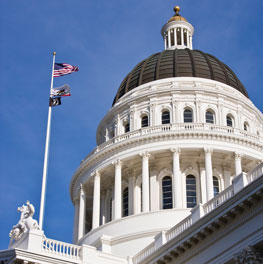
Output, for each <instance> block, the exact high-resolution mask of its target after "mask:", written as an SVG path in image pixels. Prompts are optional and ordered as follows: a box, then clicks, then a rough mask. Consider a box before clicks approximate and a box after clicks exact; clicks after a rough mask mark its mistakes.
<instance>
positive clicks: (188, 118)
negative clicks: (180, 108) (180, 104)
mask: <svg viewBox="0 0 263 264" xmlns="http://www.w3.org/2000/svg"><path fill="white" fill-rule="evenodd" d="M184 122H185V123H192V122H193V111H192V110H191V109H185V110H184Z"/></svg>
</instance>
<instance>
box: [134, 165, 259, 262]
mask: <svg viewBox="0 0 263 264" xmlns="http://www.w3.org/2000/svg"><path fill="white" fill-rule="evenodd" d="M260 176H263V162H261V163H260V164H259V165H258V166H257V167H255V168H254V169H253V170H251V171H250V172H249V173H248V174H247V175H246V174H245V173H241V174H240V175H238V176H236V177H235V178H234V180H233V184H232V185H230V186H229V187H228V188H226V189H225V190H224V191H222V192H220V193H219V194H218V195H216V196H215V197H214V198H212V199H211V200H209V201H208V202H207V203H205V204H203V205H202V204H199V205H198V206H196V207H195V208H193V209H192V210H191V214H190V215H189V216H187V217H186V218H185V219H183V220H182V221H181V222H179V223H178V224H177V225H175V226H174V227H172V228H171V229H170V230H168V231H166V232H162V233H160V235H159V236H158V235H157V236H156V237H155V241H154V242H152V243H151V244H150V245H148V246H147V247H146V248H144V249H143V250H141V251H140V252H138V253H137V254H136V255H135V256H134V257H133V258H132V261H133V262H132V263H133V264H139V263H141V262H142V261H143V260H144V259H145V258H147V257H148V256H149V255H151V254H152V253H154V252H155V251H156V250H157V249H158V248H159V247H160V246H162V245H164V244H165V243H166V242H167V241H169V240H171V239H173V238H175V237H177V236H178V235H179V234H180V233H182V232H183V231H185V230H186V229H188V228H189V227H190V226H192V225H193V223H195V222H196V221H198V220H199V219H200V218H201V217H203V216H204V215H206V214H208V213H210V212H211V211H213V210H214V209H215V208H217V207H218V206H219V205H221V204H223V203H224V202H225V201H227V200H229V199H230V198H231V197H232V196H233V195H234V194H236V193H237V192H238V191H240V190H241V189H242V188H244V187H245V186H246V185H247V184H249V183H251V182H253V181H254V180H256V179H257V178H259V177H260ZM245 179H246V180H245ZM160 238H162V239H160Z"/></svg>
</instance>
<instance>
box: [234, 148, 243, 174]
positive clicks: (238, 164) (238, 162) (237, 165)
mask: <svg viewBox="0 0 263 264" xmlns="http://www.w3.org/2000/svg"><path fill="white" fill-rule="evenodd" d="M241 157H242V154H240V153H238V152H235V173H236V175H235V176H237V175H239V174H240V173H242V165H241Z"/></svg>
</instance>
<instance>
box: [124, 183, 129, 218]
mask: <svg viewBox="0 0 263 264" xmlns="http://www.w3.org/2000/svg"><path fill="white" fill-rule="evenodd" d="M122 206H123V212H122V214H123V216H128V213H129V211H128V208H129V190H128V187H127V188H125V189H124V190H123V195H122Z"/></svg>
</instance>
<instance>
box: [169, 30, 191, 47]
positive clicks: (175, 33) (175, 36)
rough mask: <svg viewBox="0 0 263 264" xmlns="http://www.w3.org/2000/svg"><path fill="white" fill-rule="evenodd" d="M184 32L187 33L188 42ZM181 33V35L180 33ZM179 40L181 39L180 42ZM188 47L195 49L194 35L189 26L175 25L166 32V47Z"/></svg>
mask: <svg viewBox="0 0 263 264" xmlns="http://www.w3.org/2000/svg"><path fill="white" fill-rule="evenodd" d="M184 33H186V43H185V37H184ZM179 34H180V35H179ZM177 40H180V41H179V42H178V41H177ZM177 46H182V47H184V48H185V47H187V48H189V49H193V47H192V35H191V34H190V32H189V30H188V29H187V28H183V27H173V28H169V29H168V30H167V31H166V32H165V34H164V48H165V49H168V48H171V47H177Z"/></svg>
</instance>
